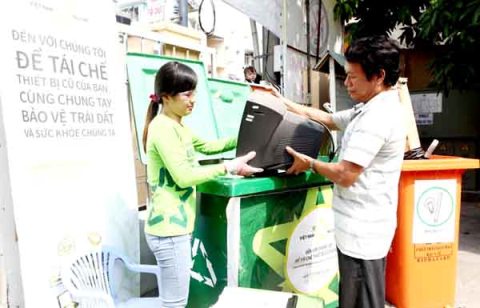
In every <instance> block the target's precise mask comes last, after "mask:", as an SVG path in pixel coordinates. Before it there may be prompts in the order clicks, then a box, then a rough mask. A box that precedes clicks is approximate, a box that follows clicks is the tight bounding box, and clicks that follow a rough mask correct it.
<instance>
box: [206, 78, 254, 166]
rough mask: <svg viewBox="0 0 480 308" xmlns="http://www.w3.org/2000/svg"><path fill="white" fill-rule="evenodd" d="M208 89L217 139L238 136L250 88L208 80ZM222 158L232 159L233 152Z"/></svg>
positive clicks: (239, 83) (216, 79)
mask: <svg viewBox="0 0 480 308" xmlns="http://www.w3.org/2000/svg"><path fill="white" fill-rule="evenodd" d="M208 88H209V91H210V97H211V99H212V106H213V113H214V116H215V121H216V123H217V129H218V134H219V137H220V138H229V137H236V136H238V131H239V130H240V123H241V122H242V116H243V109H245V104H246V102H247V98H248V95H249V94H250V92H251V91H252V90H251V89H250V86H249V85H248V84H247V83H245V82H236V81H232V80H224V79H218V78H208ZM223 156H224V157H226V158H234V157H235V150H231V151H229V152H226V153H224V155H223Z"/></svg>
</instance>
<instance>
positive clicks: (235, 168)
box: [223, 151, 263, 176]
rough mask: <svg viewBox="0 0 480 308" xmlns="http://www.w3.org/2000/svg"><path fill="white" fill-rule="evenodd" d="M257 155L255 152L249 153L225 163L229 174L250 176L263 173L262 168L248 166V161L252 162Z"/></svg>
mask: <svg viewBox="0 0 480 308" xmlns="http://www.w3.org/2000/svg"><path fill="white" fill-rule="evenodd" d="M255 155H256V153H255V152H254V151H251V152H249V153H248V154H246V155H243V156H240V157H237V158H235V159H232V160H227V161H225V162H223V164H224V165H225V169H226V170H227V172H229V173H231V174H236V175H243V176H249V175H252V174H254V173H258V172H262V171H263V169H262V168H256V167H252V166H250V165H248V164H247V162H248V161H250V160H252V159H253V158H254V157H255Z"/></svg>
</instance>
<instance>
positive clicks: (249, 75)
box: [245, 71, 257, 82]
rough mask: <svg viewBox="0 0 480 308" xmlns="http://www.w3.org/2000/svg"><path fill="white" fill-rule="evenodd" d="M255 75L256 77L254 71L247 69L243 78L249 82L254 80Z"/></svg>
mask: <svg viewBox="0 0 480 308" xmlns="http://www.w3.org/2000/svg"><path fill="white" fill-rule="evenodd" d="M255 77H257V73H255V72H253V71H248V72H247V73H246V74H245V79H246V80H248V81H250V82H253V81H254V80H255Z"/></svg>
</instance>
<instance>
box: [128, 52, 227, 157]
mask: <svg viewBox="0 0 480 308" xmlns="http://www.w3.org/2000/svg"><path fill="white" fill-rule="evenodd" d="M169 61H177V62H181V63H183V64H185V65H188V66H190V67H191V68H192V69H193V70H194V71H195V73H196V74H197V77H198V80H197V88H196V101H197V104H195V108H194V109H193V112H192V114H191V115H189V116H186V117H185V118H184V123H185V124H186V125H187V126H188V127H190V129H192V131H194V132H195V133H196V134H197V136H199V137H201V138H203V139H204V140H207V141H208V140H215V139H218V137H219V136H218V130H217V124H216V121H215V116H214V114H213V107H212V102H211V100H210V93H209V90H208V82H207V75H206V72H205V67H204V65H203V62H200V61H196V60H188V59H179V58H173V57H167V56H158V55H150V54H142V53H128V54H127V70H128V82H129V86H130V93H131V103H132V111H133V117H134V119H135V126H136V132H137V142H138V149H139V151H140V153H139V156H140V158H141V161H142V162H143V163H144V164H146V163H147V158H146V155H145V152H144V151H143V146H142V145H141V142H142V136H143V126H144V124H145V115H146V113H147V108H148V105H149V104H150V99H149V96H150V94H153V93H154V85H153V84H154V80H155V74H156V73H157V71H158V69H159V68H160V67H161V66H162V65H163V64H165V63H167V62H169ZM197 157H198V158H199V159H205V158H210V159H213V158H221V157H223V156H222V155H220V154H217V155H209V156H206V155H202V154H200V153H199V154H198V155H197Z"/></svg>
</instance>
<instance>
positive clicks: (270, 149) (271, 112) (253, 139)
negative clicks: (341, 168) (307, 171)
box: [236, 91, 330, 175]
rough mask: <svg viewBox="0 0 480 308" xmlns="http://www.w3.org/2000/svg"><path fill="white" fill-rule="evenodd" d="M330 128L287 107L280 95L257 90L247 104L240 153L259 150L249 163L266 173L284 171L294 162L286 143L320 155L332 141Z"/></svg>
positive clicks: (312, 155) (314, 154)
mask: <svg viewBox="0 0 480 308" xmlns="http://www.w3.org/2000/svg"><path fill="white" fill-rule="evenodd" d="M328 134H329V132H328V130H327V129H326V128H325V127H324V126H323V125H321V124H320V123H317V122H314V121H312V120H309V119H307V118H305V117H302V116H300V115H297V114H295V113H292V112H290V111H287V108H286V106H285V105H284V104H283V103H282V102H281V101H280V98H277V97H275V96H273V95H272V94H270V93H266V92H261V91H253V92H252V93H251V94H250V96H249V98H248V100H247V103H246V105H245V109H244V112H243V117H242V122H241V124H240V131H239V134H238V144H237V153H236V156H237V157H238V156H241V155H245V154H247V153H248V152H250V151H255V152H256V153H257V155H256V156H255V158H254V159H252V160H251V161H250V162H249V164H250V165H252V166H255V167H260V168H263V169H264V173H263V174H266V175H270V174H275V173H280V172H283V171H284V170H286V169H287V168H288V167H290V166H291V164H292V163H293V158H292V157H291V156H290V155H289V154H288V153H287V151H286V150H285V147H286V146H287V145H288V146H291V147H292V148H294V149H295V150H296V151H298V152H300V153H303V154H306V155H308V156H310V157H313V158H316V157H317V156H318V153H319V150H320V146H321V145H322V144H324V143H325V142H330V140H329V139H330V137H329V136H328Z"/></svg>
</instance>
